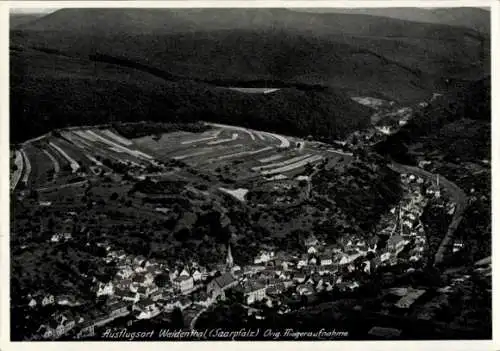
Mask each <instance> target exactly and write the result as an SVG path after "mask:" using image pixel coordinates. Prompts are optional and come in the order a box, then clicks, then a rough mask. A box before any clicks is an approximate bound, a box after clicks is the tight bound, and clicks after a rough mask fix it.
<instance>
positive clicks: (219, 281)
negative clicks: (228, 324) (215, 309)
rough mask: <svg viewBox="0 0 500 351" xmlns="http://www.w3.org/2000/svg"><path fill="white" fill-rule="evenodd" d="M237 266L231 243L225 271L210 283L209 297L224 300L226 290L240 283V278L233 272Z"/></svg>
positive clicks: (208, 288)
mask: <svg viewBox="0 0 500 351" xmlns="http://www.w3.org/2000/svg"><path fill="white" fill-rule="evenodd" d="M235 268H239V267H238V266H235V265H234V261H233V255H232V253H231V244H228V247H227V257H226V266H225V272H221V273H222V275H221V276H219V277H217V278H215V279H213V280H212V281H211V282H210V283H208V285H207V294H208V296H209V298H211V299H222V300H223V299H225V297H226V296H225V293H224V291H225V290H227V289H230V288H232V287H234V286H236V285H238V280H236V279H235V277H234V275H233V273H232V272H233V271H234V269H235Z"/></svg>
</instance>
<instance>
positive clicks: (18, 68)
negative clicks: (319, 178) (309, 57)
mask: <svg viewBox="0 0 500 351" xmlns="http://www.w3.org/2000/svg"><path fill="white" fill-rule="evenodd" d="M10 70H11V75H10V83H11V95H10V96H11V98H10V99H11V100H10V108H11V116H15V118H11V141H12V142H18V141H22V140H25V139H28V138H30V137H35V136H38V135H40V134H43V133H45V132H48V131H50V130H51V129H53V128H61V127H66V126H72V125H89V124H98V123H105V122H109V121H141V120H155V121H175V122H189V121H193V120H208V121H214V122H225V123H230V124H238V125H245V126H249V127H253V128H256V129H263V130H268V131H275V132H280V133H284V134H291V135H301V136H307V135H309V134H312V135H315V136H317V137H318V138H328V139H333V138H342V137H343V136H345V135H346V134H348V133H350V132H352V131H353V130H356V129H360V128H364V127H366V126H367V125H368V124H369V123H370V114H371V111H370V110H369V109H368V108H366V107H364V106H362V105H359V104H357V103H355V102H354V101H352V100H351V99H350V98H349V97H348V96H346V95H345V94H343V93H342V92H340V91H335V90H334V89H332V88H326V89H323V90H319V91H317V90H300V89H298V88H293V87H290V88H284V89H281V90H279V91H277V92H274V93H271V94H245V93H240V92H236V91H231V90H229V89H225V88H220V87H217V86H214V85H210V84H203V83H197V82H193V81H189V80H180V81H169V80H165V79H162V78H159V77H157V76H155V75H152V74H150V73H148V72H145V71H140V70H137V69H133V68H130V67H124V66H119V65H111V64H105V63H100V62H93V61H90V60H87V59H83V58H75V57H68V56H63V55H58V54H49V53H44V52H40V51H36V50H30V49H25V48H17V49H15V50H11V67H10Z"/></svg>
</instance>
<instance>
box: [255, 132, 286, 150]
mask: <svg viewBox="0 0 500 351" xmlns="http://www.w3.org/2000/svg"><path fill="white" fill-rule="evenodd" d="M261 133H262V134H264V135H268V136H271V137H273V138H276V139H278V140H279V141H280V142H281V144H280V146H279V147H281V148H288V147H290V141H289V140H288V139H287V138H285V137H284V136H283V135H279V134H274V133H269V132H261Z"/></svg>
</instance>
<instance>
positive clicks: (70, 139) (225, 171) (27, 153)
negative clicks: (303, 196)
mask: <svg viewBox="0 0 500 351" xmlns="http://www.w3.org/2000/svg"><path fill="white" fill-rule="evenodd" d="M209 126H210V127H211V128H210V129H208V130H206V131H205V132H201V133H191V132H185V131H176V132H172V133H166V134H162V135H154V136H153V135H151V136H145V137H140V138H135V139H127V138H125V137H123V136H122V135H119V134H118V133H116V132H115V131H114V130H112V129H110V128H70V129H66V130H62V131H59V132H57V133H53V134H51V135H45V136H43V137H41V138H37V140H35V141H33V142H28V143H25V144H24V146H23V147H22V148H21V149H20V150H19V151H18V153H17V154H16V153H13V157H14V156H16V157H17V159H16V162H17V163H18V164H19V165H18V167H17V169H18V170H17V171H16V172H14V173H13V175H12V177H13V178H12V179H13V180H12V187H14V184H15V183H16V181H17V182H18V183H22V184H24V185H26V186H28V187H33V188H35V189H37V188H38V189H41V190H45V191H50V190H51V189H52V188H53V187H57V186H62V185H64V186H66V185H65V184H67V183H68V182H69V183H71V182H72V181H75V182H76V181H78V182H81V181H83V180H85V179H86V178H88V177H93V176H97V175H98V174H100V173H101V172H102V173H106V174H110V173H113V172H114V171H116V170H117V169H119V170H120V173H122V174H124V173H129V174H133V175H136V176H139V177H141V176H142V177H144V176H145V175H150V174H149V173H148V171H147V170H148V167H151V166H152V165H153V166H158V167H160V164H161V163H168V162H170V161H172V160H176V161H180V162H181V163H184V164H186V165H188V166H190V168H189V169H187V170H184V173H185V174H184V175H183V174H182V172H181V173H178V174H177V176H178V177H179V179H187V180H189V179H192V178H190V177H192V176H193V174H195V175H196V173H197V172H198V171H199V172H203V174H205V180H208V178H207V177H210V176H213V177H216V178H215V179H218V180H220V181H221V182H222V183H227V182H230V183H238V182H245V181H249V180H251V181H253V180H276V179H286V178H292V177H294V176H296V175H298V174H301V173H303V172H304V170H306V169H307V167H310V166H314V165H317V164H318V163H320V162H325V161H326V162H327V163H328V164H329V165H332V164H335V163H338V162H344V161H346V160H349V159H350V157H351V156H350V155H349V154H345V153H344V154H343V153H341V152H337V151H335V150H332V149H331V147H327V146H326V145H322V144H318V143H317V142H314V143H313V142H311V143H309V142H307V141H305V140H300V139H296V138H291V137H286V136H282V135H277V134H274V133H268V132H262V131H256V130H251V129H247V128H243V127H238V126H229V125H221V124H209ZM21 161H22V162H21ZM161 167H163V166H161ZM161 167H160V168H161ZM162 172H163V171H161V170H158V169H157V171H156V173H154V174H155V175H157V176H159V175H161V174H165V175H171V174H172V173H173V172H175V170H174V171H173V170H172V169H168V170H166V169H164V172H163V173H162ZM188 173H189V174H188ZM17 179H18V180H17ZM79 184H80V183H79ZM77 185H78V184H77ZM213 185H215V184H213ZM219 185H221V186H222V184H219Z"/></svg>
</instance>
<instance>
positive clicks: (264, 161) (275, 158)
mask: <svg viewBox="0 0 500 351" xmlns="http://www.w3.org/2000/svg"><path fill="white" fill-rule="evenodd" d="M283 157H285V155H280V154H278V155H272V156H269V157H266V158H261V159H260V160H259V162H260V163H267V162H272V161H276V160H279V159H280V158H283Z"/></svg>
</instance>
